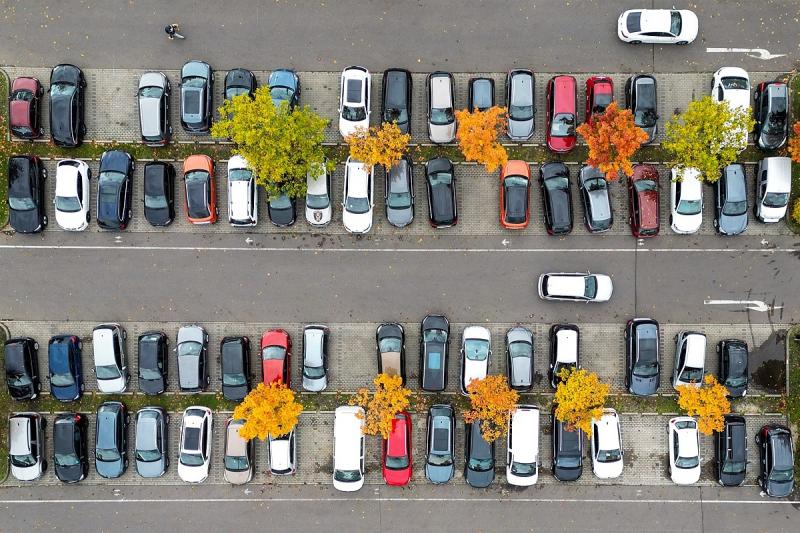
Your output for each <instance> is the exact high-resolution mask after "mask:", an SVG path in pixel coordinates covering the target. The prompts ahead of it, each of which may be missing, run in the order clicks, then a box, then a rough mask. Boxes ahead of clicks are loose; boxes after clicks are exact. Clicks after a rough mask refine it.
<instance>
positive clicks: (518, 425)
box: [509, 405, 539, 463]
mask: <svg viewBox="0 0 800 533" xmlns="http://www.w3.org/2000/svg"><path fill="white" fill-rule="evenodd" d="M511 427H512V433H511V438H512V442H510V443H509V445H510V446H511V449H512V450H514V460H515V461H517V462H520V463H532V462H534V461H536V460H537V457H538V455H539V408H538V407H533V406H530V405H518V406H517V408H516V409H515V410H514V411H513V412H512V414H511ZM521 443H524V444H525V445H524V446H523V445H521Z"/></svg>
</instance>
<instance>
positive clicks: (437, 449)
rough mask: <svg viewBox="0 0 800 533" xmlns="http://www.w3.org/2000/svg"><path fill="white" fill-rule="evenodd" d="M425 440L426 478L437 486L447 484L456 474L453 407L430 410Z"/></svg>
mask: <svg viewBox="0 0 800 533" xmlns="http://www.w3.org/2000/svg"><path fill="white" fill-rule="evenodd" d="M427 428H428V433H427V437H426V439H425V444H426V453H425V477H426V478H428V481H430V482H431V483H434V484H436V485H439V484H442V483H447V482H448V481H450V480H451V479H453V474H454V473H455V455H454V454H455V432H456V419H455V411H454V410H453V407H452V406H450V405H445V404H437V405H432V406H431V407H430V409H428V424H427Z"/></svg>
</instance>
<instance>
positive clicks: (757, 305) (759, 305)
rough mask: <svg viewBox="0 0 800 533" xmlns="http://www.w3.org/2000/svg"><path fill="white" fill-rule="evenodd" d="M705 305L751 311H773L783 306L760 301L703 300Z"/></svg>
mask: <svg viewBox="0 0 800 533" xmlns="http://www.w3.org/2000/svg"><path fill="white" fill-rule="evenodd" d="M703 303H704V304H705V305H744V306H745V307H747V309H750V310H751V311H761V312H762V313H763V312H765V311H774V310H776V309H783V306H782V305H780V306H774V305H767V304H765V303H764V302H762V301H761V300H703Z"/></svg>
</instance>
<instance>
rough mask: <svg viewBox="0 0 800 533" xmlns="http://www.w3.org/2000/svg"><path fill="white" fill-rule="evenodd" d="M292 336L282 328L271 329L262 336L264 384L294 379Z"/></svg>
mask: <svg viewBox="0 0 800 533" xmlns="http://www.w3.org/2000/svg"><path fill="white" fill-rule="evenodd" d="M291 361H292V338H291V337H290V336H289V334H288V333H287V332H286V331H285V330H282V329H270V330H267V331H265V332H264V334H263V335H262V336H261V370H262V374H263V379H264V384H265V385H269V384H270V383H275V382H280V383H283V384H284V385H286V386H287V387H289V386H290V385H291V381H292V366H291Z"/></svg>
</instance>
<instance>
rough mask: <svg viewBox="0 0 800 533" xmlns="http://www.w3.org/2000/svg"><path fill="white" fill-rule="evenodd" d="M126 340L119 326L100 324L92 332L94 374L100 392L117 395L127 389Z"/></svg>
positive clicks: (125, 334)
mask: <svg viewBox="0 0 800 533" xmlns="http://www.w3.org/2000/svg"><path fill="white" fill-rule="evenodd" d="M127 338H128V334H127V333H126V332H125V330H124V329H123V328H122V326H120V325H119V324H100V325H99V326H97V327H96V328H94V330H93V331H92V352H93V353H94V374H95V377H96V378H97V389H98V390H99V391H100V392H105V393H109V394H119V393H122V392H125V389H127V388H128V380H129V379H130V375H129V374H128V359H127V353H126V352H127V350H126V349H125V340H126V339H127Z"/></svg>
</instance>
